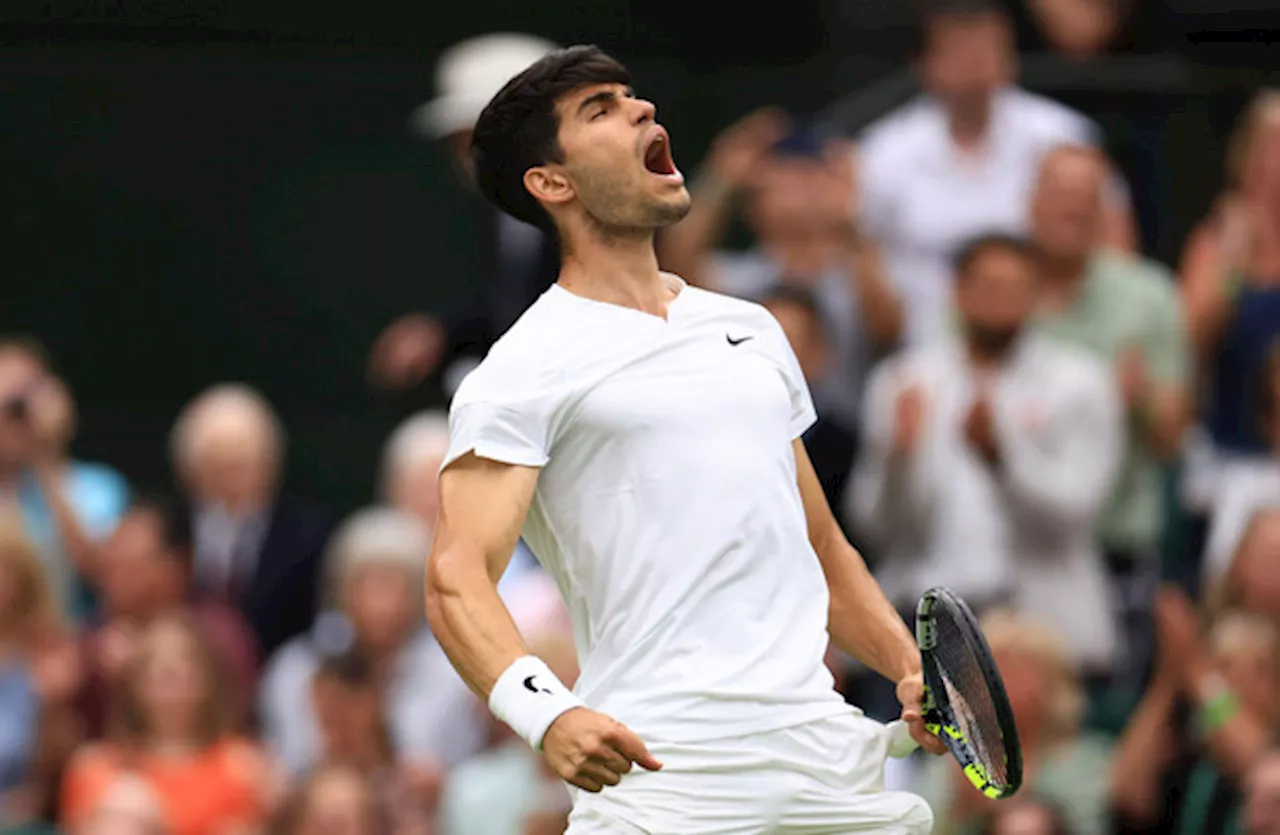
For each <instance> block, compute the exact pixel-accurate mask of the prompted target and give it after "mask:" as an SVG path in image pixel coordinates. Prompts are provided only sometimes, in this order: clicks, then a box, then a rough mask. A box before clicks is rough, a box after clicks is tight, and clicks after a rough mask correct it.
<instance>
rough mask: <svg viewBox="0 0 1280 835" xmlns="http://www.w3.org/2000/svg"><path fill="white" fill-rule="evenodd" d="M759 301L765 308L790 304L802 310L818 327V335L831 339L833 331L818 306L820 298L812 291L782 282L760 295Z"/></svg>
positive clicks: (820, 307)
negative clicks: (772, 305)
mask: <svg viewBox="0 0 1280 835" xmlns="http://www.w3.org/2000/svg"><path fill="white" fill-rule="evenodd" d="M759 301H760V304H762V305H764V306H765V307H768V306H769V305H771V304H779V305H785V304H789V305H793V306H795V307H798V308H800V309H801V310H803V311H804V312H805V313H806V314H807V315H808V316H809V318H810V319H812V320H813V323H814V325H815V326H816V327H817V330H818V335H819V336H821V337H822V338H823V339H824V340H825V339H829V338H830V336H831V329H830V328H829V327H828V325H827V320H826V318H825V317H824V316H823V314H822V306H821V305H819V304H818V297H817V296H816V295H815V294H814V292H813V291H812V290H809V289H807V288H804V287H797V286H795V285H794V284H791V283H788V282H781V283H778V284H774V285H773V286H771V287H770V288H769V289H768V290H765V291H764V292H763V293H762V294H760V297H759Z"/></svg>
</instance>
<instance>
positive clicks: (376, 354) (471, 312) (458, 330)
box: [369, 33, 560, 391]
mask: <svg viewBox="0 0 1280 835" xmlns="http://www.w3.org/2000/svg"><path fill="white" fill-rule="evenodd" d="M555 49H556V45H555V44H552V43H550V42H548V41H545V40H542V39H541V38H536V37H533V36H530V35H521V34H512V33H497V34H488V35H481V36H479V37H476V38H471V39H469V40H466V41H463V42H461V43H458V44H455V45H454V46H453V47H451V48H450V49H448V50H446V51H445V53H444V54H443V55H441V56H440V60H439V61H438V63H437V64H436V92H437V98H435V99H434V100H432V101H430V102H428V103H426V104H424V105H423V106H422V107H420V108H418V110H416V111H415V112H414V114H413V126H414V128H415V130H416V131H417V132H418V133H420V134H422V135H425V136H427V137H430V138H431V139H435V140H439V141H443V142H444V143H446V144H447V146H448V148H449V151H450V153H451V155H452V156H453V158H454V160H455V162H456V163H457V166H458V169H459V172H460V173H461V174H463V175H464V176H465V178H466V180H467V182H468V185H470V183H471V131H472V129H473V128H474V127H475V123H476V120H477V119H478V118H479V117H480V111H481V110H483V109H484V106H485V105H486V104H488V103H489V100H490V99H491V98H493V97H494V95H495V94H497V92H498V90H500V89H501V88H502V86H503V85H504V84H506V83H507V82H508V81H510V80H511V78H512V77H513V76H515V75H516V74H518V73H519V72H521V71H522V70H524V69H525V68H526V67H528V66H529V65H530V64H532V63H533V62H534V61H537V60H538V59H539V58H541V57H542V56H543V55H546V54H547V53H548V52H551V51H553V50H555ZM476 211H477V212H479V215H478V218H477V219H478V220H479V226H480V228H481V230H482V233H483V234H484V236H485V238H486V239H487V240H486V242H485V244H484V246H483V247H482V252H483V253H484V254H485V256H486V258H488V259H490V263H488V264H487V265H486V267H485V270H484V273H485V281H484V284H485V286H484V287H483V288H482V289H481V291H480V292H478V293H476V294H475V296H474V297H473V298H472V299H471V301H470V303H469V304H468V305H466V306H465V307H463V308H462V309H461V310H458V311H455V312H453V313H451V314H449V315H447V316H444V317H434V316H429V315H427V314H424V313H411V314H408V315H406V316H403V317H401V318H400V319H397V320H396V321H395V322H393V323H392V324H391V325H389V326H388V327H387V328H386V329H385V330H384V331H383V332H382V335H381V336H380V337H379V338H378V340H377V342H376V343H375V344H374V346H373V351H372V353H371V354H370V358H369V373H370V377H371V379H372V381H373V382H374V383H375V384H377V385H379V386H382V387H385V388H393V389H404V388H409V387H411V386H414V385H417V384H419V383H421V382H422V381H423V380H425V379H426V378H427V377H428V376H429V375H430V374H432V372H434V371H435V370H436V369H437V368H438V367H440V366H441V364H442V363H445V364H446V367H445V369H444V370H445V374H446V379H445V381H444V383H445V389H446V390H447V391H452V389H454V388H456V387H457V384H458V383H459V382H461V379H462V377H463V376H464V375H465V373H466V372H467V371H469V370H470V369H471V368H472V367H474V366H475V364H476V363H478V362H479V361H480V359H481V358H482V357H483V356H484V354H485V353H486V352H487V351H488V350H489V346H491V345H492V344H493V343H494V342H495V341H496V340H497V338H498V337H499V336H501V335H502V334H503V333H504V332H505V331H506V330H507V328H509V327H511V325H512V324H513V323H514V322H515V320H516V319H517V318H518V317H519V316H520V314H522V313H524V311H525V309H526V308H527V307H528V306H529V305H530V304H532V303H533V301H534V300H535V299H536V298H537V297H538V295H539V294H540V293H542V292H543V291H545V290H546V289H547V288H548V287H550V286H551V285H552V284H553V283H554V282H555V280H556V277H557V276H558V275H559V272H560V258H559V253H558V252H557V250H556V247H555V243H554V242H553V241H551V240H550V239H548V238H547V237H546V236H545V235H543V234H542V233H541V232H540V231H539V230H538V229H536V228H534V227H533V226H530V225H528V224H525V223H521V222H519V221H517V220H514V219H512V218H510V217H508V216H507V215H505V214H502V213H501V212H498V211H496V210H495V209H494V208H493V207H492V206H490V205H489V204H488V203H483V202H482V201H477V202H476Z"/></svg>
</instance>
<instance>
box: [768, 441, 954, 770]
mask: <svg viewBox="0 0 1280 835" xmlns="http://www.w3.org/2000/svg"><path fill="white" fill-rule="evenodd" d="M792 448H793V449H794V451H795V457H796V480H797V482H798V484H799V487H800V498H801V500H802V501H803V503H804V513H805V519H806V521H807V524H808V527H809V541H810V542H811V543H812V544H813V549H814V551H816V552H817V554H818V560H819V562H821V564H822V571H823V573H824V574H825V575H826V577H827V586H828V588H829V589H830V598H831V608H830V612H829V615H828V629H829V630H830V632H831V637H832V640H834V641H835V644H836V646H837V647H839V648H840V649H842V650H844V651H845V652H847V653H849V654H850V655H852V656H853V657H855V658H857V659H858V660H860V661H862V662H863V663H865V664H866V665H867V666H869V667H871V668H872V669H873V670H875V671H876V672H878V673H880V675H882V676H884V677H885V678H887V679H889V680H890V681H892V682H894V683H895V684H896V685H897V688H898V700H899V701H901V702H902V718H903V719H904V720H905V721H906V722H908V723H909V724H910V726H911V735H912V736H913V737H914V738H915V739H916V741H917V742H919V743H920V745H921V746H922V747H924V748H925V749H926V750H929V751H931V752H933V753H936V754H941V753H944V752H945V751H946V748H945V746H943V744H942V742H941V741H939V740H938V738H937V737H935V736H934V735H933V734H930V733H929V732H928V731H926V730H925V729H924V720H923V718H922V716H921V707H922V706H921V702H922V700H923V697H924V678H923V675H922V673H921V667H920V649H919V647H918V646H917V645H916V642H915V639H914V638H913V637H912V635H911V632H910V631H909V630H908V629H907V625H906V624H905V623H904V622H903V620H902V618H901V617H899V616H898V612H897V610H895V609H894V608H893V605H892V604H891V603H890V602H889V600H888V598H886V597H885V596H884V592H883V591H881V590H880V584H879V583H877V582H876V579H875V577H873V576H871V571H870V570H869V569H868V568H867V564H866V562H865V561H864V560H863V559H862V555H861V554H859V553H858V551H857V549H856V548H854V547H853V545H851V544H850V543H849V540H848V539H846V538H845V535H844V532H843V531H842V530H841V529H840V525H839V523H838V522H836V518H835V515H834V514H832V512H831V507H830V506H829V505H828V504H827V497H826V494H825V493H823V491H822V484H821V482H819V481H818V474H817V473H816V472H814V469H813V463H812V462H811V461H810V460H809V453H808V451H807V450H806V449H805V447H804V441H803V440H801V439H799V438H797V439H796V440H794V441H793V442H792Z"/></svg>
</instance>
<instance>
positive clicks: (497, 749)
mask: <svg viewBox="0 0 1280 835" xmlns="http://www.w3.org/2000/svg"><path fill="white" fill-rule="evenodd" d="M529 647H530V650H531V652H532V653H533V654H534V655H536V656H537V657H539V658H541V659H542V660H543V661H545V662H546V663H547V666H548V667H550V668H551V671H552V672H553V673H555V675H556V678H558V679H560V680H561V681H563V682H564V683H565V686H566V687H572V686H573V684H574V682H575V681H577V678H578V663H577V653H576V651H575V649H574V647H573V644H571V643H568V642H566V641H565V640H564V639H563V637H562V636H561V635H559V634H558V633H556V634H550V635H548V634H533V635H530V637H529ZM488 721H489V722H490V724H491V726H492V734H493V736H494V738H495V740H496V741H495V743H494V745H493V746H492V747H490V748H489V749H488V750H486V751H484V752H483V753H481V754H478V755H476V756H475V757H473V758H472V759H470V760H468V761H467V762H465V763H463V764H461V765H460V766H458V767H457V768H456V769H455V770H454V772H453V773H452V774H450V775H449V779H448V781H447V782H446V783H445V788H444V797H443V799H442V801H441V810H440V820H441V835H512V834H513V833H528V832H529V829H528V828H526V827H537V828H538V829H537V831H540V832H541V831H547V832H564V827H565V824H566V823H567V816H568V813H569V793H568V791H566V788H565V785H564V783H563V782H562V781H561V780H560V778H559V777H558V776H557V775H556V774H555V773H554V772H553V771H551V770H550V767H549V766H547V765H546V763H545V762H544V761H543V760H542V758H541V757H540V756H538V755H537V754H536V753H534V752H533V751H531V750H530V749H529V746H528V745H526V744H525V743H524V741H523V740H521V739H520V738H519V737H517V736H516V735H515V734H514V733H512V732H511V730H510V729H509V728H507V727H506V726H505V725H503V724H502V723H500V722H499V721H498V720H497V719H494V718H492V717H490V718H489V719H488ZM557 825H558V826H559V829H558V830H557V829H555V827H556V826H557Z"/></svg>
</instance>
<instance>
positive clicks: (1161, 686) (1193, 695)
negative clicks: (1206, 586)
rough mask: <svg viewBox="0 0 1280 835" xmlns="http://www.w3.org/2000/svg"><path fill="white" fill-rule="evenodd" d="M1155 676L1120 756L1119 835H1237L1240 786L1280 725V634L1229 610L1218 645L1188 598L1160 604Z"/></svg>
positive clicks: (1115, 800) (1116, 775) (1166, 598)
mask: <svg viewBox="0 0 1280 835" xmlns="http://www.w3.org/2000/svg"><path fill="white" fill-rule="evenodd" d="M1156 621H1157V629H1158V633H1159V638H1160V656H1159V661H1158V663H1157V667H1156V672H1155V678H1154V681H1153V682H1152V684H1151V687H1150V688H1149V689H1148V691H1147V693H1146V695H1145V696H1144V697H1143V700H1142V703H1141V704H1140V705H1139V706H1138V709H1137V711H1136V712H1135V714H1134V716H1133V719H1132V720H1131V722H1130V724H1129V727H1128V728H1127V729H1126V731H1125V734H1124V737H1123V738H1122V740H1121V742H1120V746H1119V748H1118V750H1117V755H1116V760H1115V766H1114V768H1113V769H1112V773H1111V779H1112V788H1111V801H1112V806H1113V809H1114V812H1115V817H1116V820H1117V824H1118V827H1119V830H1120V831H1121V832H1125V833H1138V832H1152V833H1155V832H1160V833H1175V835H1183V833H1185V835H1193V833H1194V835H1215V833H1230V832H1235V831H1237V829H1236V826H1237V821H1238V814H1239V810H1238V801H1239V786H1240V784H1241V781H1242V780H1243V779H1244V777H1245V776H1246V775H1247V774H1248V773H1249V771H1250V769H1251V768H1252V767H1253V765H1254V764H1255V763H1256V762H1258V761H1259V759H1260V758H1261V757H1262V756H1263V754H1264V753H1265V751H1266V750H1267V748H1268V746H1269V745H1270V743H1271V741H1272V739H1273V737H1274V730H1275V728H1276V726H1277V721H1280V633H1278V632H1277V630H1276V628H1275V625H1274V624H1273V623H1272V622H1271V621H1270V620H1269V619H1267V618H1266V617H1263V616H1260V615H1257V614H1248V613H1245V612H1241V611H1226V612H1223V613H1222V614H1220V615H1219V616H1218V617H1217V618H1216V619H1215V621H1214V624H1213V628H1212V630H1211V631H1210V633H1209V636H1208V641H1205V640H1203V639H1202V637H1201V632H1200V616H1199V614H1198V613H1197V612H1196V610H1195V609H1194V607H1193V606H1192V604H1191V602H1190V600H1188V599H1187V598H1186V597H1185V596H1184V595H1182V593H1181V592H1177V591H1172V590H1166V591H1164V592H1162V593H1161V594H1160V596H1159V598H1158V599H1157V602H1156Z"/></svg>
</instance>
